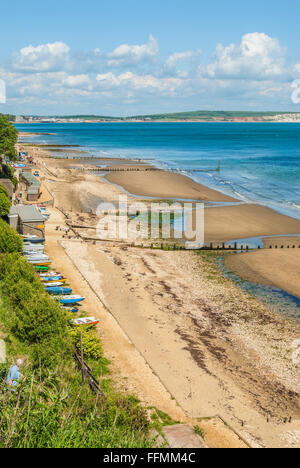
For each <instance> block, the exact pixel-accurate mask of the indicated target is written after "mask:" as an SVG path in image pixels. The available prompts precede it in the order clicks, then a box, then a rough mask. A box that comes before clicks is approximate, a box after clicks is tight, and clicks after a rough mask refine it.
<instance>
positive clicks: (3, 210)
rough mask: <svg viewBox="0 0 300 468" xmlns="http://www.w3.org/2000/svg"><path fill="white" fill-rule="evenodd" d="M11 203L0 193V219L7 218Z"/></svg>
mask: <svg viewBox="0 0 300 468" xmlns="http://www.w3.org/2000/svg"><path fill="white" fill-rule="evenodd" d="M10 207H11V203H10V200H9V198H7V196H6V195H5V194H4V193H0V217H1V218H3V217H4V216H7V215H8V213H9V211H10Z"/></svg>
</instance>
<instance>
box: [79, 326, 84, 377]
mask: <svg viewBox="0 0 300 468" xmlns="http://www.w3.org/2000/svg"><path fill="white" fill-rule="evenodd" d="M80 356H81V372H82V385H83V384H84V368H83V348H82V332H80Z"/></svg>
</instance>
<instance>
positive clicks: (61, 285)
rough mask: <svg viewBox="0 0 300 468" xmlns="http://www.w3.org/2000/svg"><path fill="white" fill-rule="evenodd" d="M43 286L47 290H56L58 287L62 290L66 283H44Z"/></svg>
mask: <svg viewBox="0 0 300 468" xmlns="http://www.w3.org/2000/svg"><path fill="white" fill-rule="evenodd" d="M43 286H45V287H46V288H55V287H56V286H57V287H60V288H62V287H64V283H63V282H62V281H52V282H49V283H43Z"/></svg>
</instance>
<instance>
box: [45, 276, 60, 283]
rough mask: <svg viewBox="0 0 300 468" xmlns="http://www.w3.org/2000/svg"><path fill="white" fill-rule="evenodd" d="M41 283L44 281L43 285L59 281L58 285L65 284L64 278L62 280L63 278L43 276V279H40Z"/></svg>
mask: <svg viewBox="0 0 300 468" xmlns="http://www.w3.org/2000/svg"><path fill="white" fill-rule="evenodd" d="M41 281H44V282H45V283H55V282H57V281H59V282H60V283H65V282H66V278H64V277H63V276H59V275H58V276H43V278H41Z"/></svg>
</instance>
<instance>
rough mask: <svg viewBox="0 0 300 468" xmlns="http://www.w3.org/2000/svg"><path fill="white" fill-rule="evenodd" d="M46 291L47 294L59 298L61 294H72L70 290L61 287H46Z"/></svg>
mask: <svg viewBox="0 0 300 468" xmlns="http://www.w3.org/2000/svg"><path fill="white" fill-rule="evenodd" d="M46 291H47V293H49V294H54V295H57V296H59V295H61V294H64V295H67V294H72V292H73V291H72V289H71V288H63V287H59V286H47V288H46Z"/></svg>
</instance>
